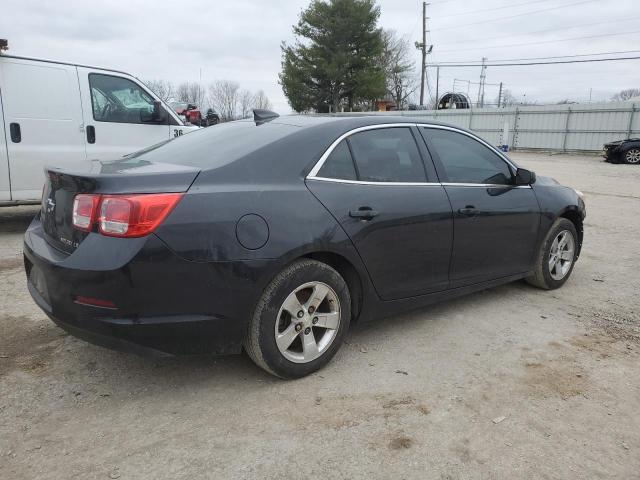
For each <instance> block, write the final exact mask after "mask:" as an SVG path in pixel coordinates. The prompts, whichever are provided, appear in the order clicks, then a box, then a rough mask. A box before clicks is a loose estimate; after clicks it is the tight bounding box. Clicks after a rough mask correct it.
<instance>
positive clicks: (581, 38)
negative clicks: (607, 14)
mask: <svg viewBox="0 0 640 480" xmlns="http://www.w3.org/2000/svg"><path fill="white" fill-rule="evenodd" d="M635 33H640V30H634V31H632V32H618V33H603V34H600V35H586V36H583V37H571V38H560V39H557V40H540V41H537V42H524V43H512V44H510V45H489V46H486V47H468V48H457V49H453V50H440V52H439V53H449V52H466V51H468V50H484V49H487V48H512V47H524V46H527V45H541V44H544V43H559V42H570V41H573V40H583V39H586V38H601V37H615V36H620V35H632V34H635Z"/></svg>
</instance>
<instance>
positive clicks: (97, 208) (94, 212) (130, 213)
mask: <svg viewBox="0 0 640 480" xmlns="http://www.w3.org/2000/svg"><path fill="white" fill-rule="evenodd" d="M182 195H183V194H182V193H151V194H139V195H86V194H82V195H76V198H75V200H74V203H73V225H74V226H75V227H76V228H79V229H80V230H85V231H88V230H92V228H93V225H94V223H95V222H97V223H98V229H99V231H100V233H102V234H103V235H108V236H111V237H143V236H145V235H148V234H150V233H151V232H153V231H154V230H155V229H156V228H157V227H158V225H160V223H162V221H163V220H164V219H165V218H167V215H169V213H171V211H172V210H173V209H174V207H175V206H176V205H177V203H178V202H179V201H180V199H181V198H182Z"/></svg>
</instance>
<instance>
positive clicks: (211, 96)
mask: <svg viewBox="0 0 640 480" xmlns="http://www.w3.org/2000/svg"><path fill="white" fill-rule="evenodd" d="M145 84H146V85H147V86H148V87H149V88H150V89H151V91H153V93H155V94H156V95H157V96H158V97H160V98H161V99H162V100H163V101H165V102H168V103H170V102H186V103H193V104H195V105H197V106H198V107H199V108H200V110H201V111H202V113H203V114H204V112H205V111H206V110H207V109H209V108H212V109H213V110H215V111H216V113H218V115H219V116H220V119H221V120H222V121H223V122H228V121H231V120H237V119H240V118H248V117H250V116H251V113H252V111H253V109H254V108H263V109H267V110H269V109H271V108H272V105H271V102H270V101H269V98H268V97H267V95H266V94H265V93H264V91H263V90H258V91H256V92H251V91H249V90H247V89H244V88H240V84H239V83H238V82H235V81H231V80H217V81H215V82H212V83H210V84H208V85H206V86H205V85H202V84H201V83H199V82H182V83H179V84H177V85H175V84H174V83H172V82H170V81H167V80H158V79H156V80H146V81H145Z"/></svg>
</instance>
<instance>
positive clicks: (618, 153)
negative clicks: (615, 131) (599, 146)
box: [604, 138, 640, 165]
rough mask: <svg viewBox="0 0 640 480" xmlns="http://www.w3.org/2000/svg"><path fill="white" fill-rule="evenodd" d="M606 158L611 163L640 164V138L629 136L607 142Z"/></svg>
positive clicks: (605, 147) (605, 146)
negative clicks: (624, 138)
mask: <svg viewBox="0 0 640 480" xmlns="http://www.w3.org/2000/svg"><path fill="white" fill-rule="evenodd" d="M604 158H605V159H606V161H607V162H609V163H628V164H630V165H640V138H627V139H626V140H617V141H615V142H610V143H606V144H605V145H604Z"/></svg>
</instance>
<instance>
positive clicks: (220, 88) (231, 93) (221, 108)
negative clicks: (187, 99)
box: [209, 80, 240, 122]
mask: <svg viewBox="0 0 640 480" xmlns="http://www.w3.org/2000/svg"><path fill="white" fill-rule="evenodd" d="M239 89H240V85H239V84H238V82H232V81H229V80H218V81H216V82H214V83H212V84H210V85H209V103H210V104H211V105H213V107H214V108H215V109H216V110H218V113H219V114H220V118H221V119H222V120H223V121H226V122H228V121H230V120H233V119H234V118H236V113H237V110H238V91H239Z"/></svg>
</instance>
